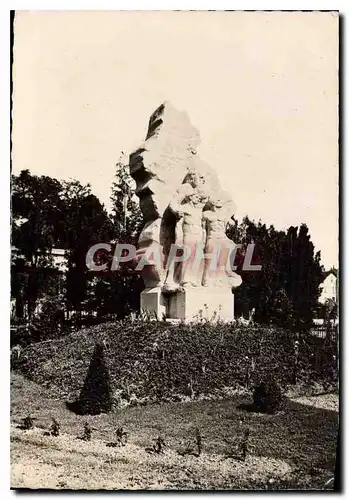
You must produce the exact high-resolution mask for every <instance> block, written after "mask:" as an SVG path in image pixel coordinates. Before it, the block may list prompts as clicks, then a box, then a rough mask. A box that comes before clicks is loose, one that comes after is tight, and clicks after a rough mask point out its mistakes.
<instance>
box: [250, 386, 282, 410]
mask: <svg viewBox="0 0 349 500" xmlns="http://www.w3.org/2000/svg"><path fill="white" fill-rule="evenodd" d="M281 403H282V393H281V389H280V387H279V385H278V384H277V382H276V381H275V380H274V379H273V378H269V380H266V381H262V382H260V383H259V384H257V385H256V386H255V387H254V389H253V404H254V406H255V408H256V409H257V410H258V411H261V412H262V413H275V412H276V411H277V410H278V409H279V408H280V406H281Z"/></svg>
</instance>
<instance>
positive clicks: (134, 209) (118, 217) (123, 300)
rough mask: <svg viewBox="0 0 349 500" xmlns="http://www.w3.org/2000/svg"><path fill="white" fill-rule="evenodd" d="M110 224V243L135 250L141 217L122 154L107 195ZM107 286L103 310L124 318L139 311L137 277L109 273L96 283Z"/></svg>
mask: <svg viewBox="0 0 349 500" xmlns="http://www.w3.org/2000/svg"><path fill="white" fill-rule="evenodd" d="M110 200H111V204H112V211H111V220H112V223H113V227H114V243H115V244H118V243H128V244H131V245H134V246H137V242H138V237H139V234H140V232H141V229H142V227H143V225H144V224H143V216H142V213H141V210H140V208H139V204H138V199H137V197H136V195H135V183H134V181H133V179H132V177H131V175H130V173H129V166H128V161H127V158H126V157H125V154H124V153H122V154H121V157H120V159H119V161H118V162H117V164H116V169H115V181H114V183H113V185H112V194H111V198H110ZM107 286H110V294H109V297H108V300H107V301H106V302H105V308H106V310H107V311H108V312H109V313H111V312H114V313H116V314H118V316H120V317H124V316H126V315H127V314H129V313H130V312H132V311H137V310H139V301H140V293H141V291H142V290H143V288H144V284H143V280H142V279H141V277H140V276H139V275H138V274H130V273H129V272H123V271H122V269H121V270H120V271H116V272H113V273H112V274H111V275H110V276H109V277H107V278H105V279H104V283H101V282H100V283H99V287H100V288H99V290H100V293H101V294H102V293H103V292H102V290H103V288H105V287H107Z"/></svg>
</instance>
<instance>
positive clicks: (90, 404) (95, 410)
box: [76, 344, 112, 415]
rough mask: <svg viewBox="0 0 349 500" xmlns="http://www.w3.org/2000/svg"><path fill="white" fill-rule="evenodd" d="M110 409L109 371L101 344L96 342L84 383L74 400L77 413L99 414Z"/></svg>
mask: <svg viewBox="0 0 349 500" xmlns="http://www.w3.org/2000/svg"><path fill="white" fill-rule="evenodd" d="M111 409H112V396H111V387H110V378H109V372H108V369H107V366H106V363H105V360H104V348H103V345H102V344H96V345H95V348H94V351H93V355H92V359H91V362H90V367H89V370H88V372H87V376H86V378H85V383H84V386H83V388H82V391H81V393H80V397H79V399H78V401H77V402H76V410H77V412H78V413H80V414H83V415H86V414H89V415H99V414H100V413H107V412H109V411H111Z"/></svg>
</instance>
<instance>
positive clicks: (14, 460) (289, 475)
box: [11, 373, 338, 490]
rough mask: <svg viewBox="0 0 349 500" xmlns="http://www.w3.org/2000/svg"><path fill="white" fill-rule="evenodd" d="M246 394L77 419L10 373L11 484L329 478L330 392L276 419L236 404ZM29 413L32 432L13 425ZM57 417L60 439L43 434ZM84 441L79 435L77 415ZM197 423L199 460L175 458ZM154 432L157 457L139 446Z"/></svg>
mask: <svg viewBox="0 0 349 500" xmlns="http://www.w3.org/2000/svg"><path fill="white" fill-rule="evenodd" d="M241 402H246V396H245V397H244V396H235V397H233V398H230V399H226V400H218V401H197V402H187V403H163V404H154V405H148V406H136V407H127V408H123V409H119V410H117V411H115V412H114V413H111V414H103V415H100V416H94V417H82V416H77V415H75V414H74V413H71V412H70V411H69V410H68V409H67V408H66V406H65V402H64V401H62V400H59V399H53V398H50V397H48V396H47V391H46V389H45V388H43V387H42V386H39V385H37V384H35V383H34V382H31V381H29V380H27V379H25V378H24V377H23V376H22V375H19V374H17V373H12V376H11V422H12V424H11V466H12V477H11V486H12V487H13V488H21V487H22V488H23V487H27V488H68V489H111V490H119V489H140V490H147V489H148V490H149V489H180V490H193V489H194V490H213V489H214V490H232V489H263V490H265V489H279V488H282V489H285V488H291V489H321V488H322V487H323V485H324V484H325V482H326V481H327V480H328V479H329V478H330V477H331V476H332V475H333V470H334V466H335V452H336V441H337V431H338V396H337V395H336V394H327V395H322V396H316V397H308V398H304V397H303V398H298V399H294V400H289V401H288V402H287V404H286V407H285V409H284V410H283V411H281V412H279V413H277V414H276V415H263V414H258V413H246V412H243V411H241V410H239V409H238V408H237V406H238V405H239V403H241ZM28 414H30V415H31V416H33V417H35V418H36V420H35V429H33V430H29V431H23V430H20V429H19V428H17V425H18V424H19V423H20V422H21V419H22V418H23V417H25V416H26V415H28ZM51 417H55V418H56V419H57V420H58V421H59V422H60V424H61V435H60V436H59V437H56V438H55V437H52V436H45V435H44V431H45V430H47V429H48V428H49V426H50V424H51ZM86 420H87V421H88V422H89V423H90V425H91V427H92V428H93V430H92V440H91V441H90V442H84V441H81V440H79V439H77V437H78V436H81V435H82V433H83V426H84V423H85V421H86ZM120 426H122V427H123V428H124V429H125V430H127V431H128V433H129V439H128V443H127V444H126V446H124V447H121V448H109V447H107V446H106V443H107V442H110V441H114V440H115V430H116V428H117V427H120ZM195 428H199V429H200V432H201V434H202V436H203V439H202V441H203V451H202V453H201V455H200V456H199V457H196V456H193V455H185V456H181V455H180V454H179V453H178V451H183V449H184V448H185V445H186V443H187V442H188V440H193V439H194V436H195ZM245 428H249V430H250V437H249V445H248V448H249V450H248V453H247V458H246V461H244V462H243V461H239V460H237V459H235V458H232V457H231V455H234V454H235V455H236V452H237V442H238V441H239V440H240V439H241V437H242V434H243V430H244V429H245ZM159 435H160V436H162V437H163V439H164V441H165V444H166V447H165V449H164V452H163V453H162V454H159V455H157V454H151V453H148V452H147V451H146V448H147V447H151V446H152V445H153V444H154V440H155V439H156V438H157V437H158V436H159Z"/></svg>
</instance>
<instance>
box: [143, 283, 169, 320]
mask: <svg viewBox="0 0 349 500" xmlns="http://www.w3.org/2000/svg"><path fill="white" fill-rule="evenodd" d="M167 309H168V299H167V297H165V296H164V294H163V293H162V291H161V288H160V287H156V288H147V289H145V290H143V292H142V293H141V311H142V312H146V313H148V314H149V315H150V316H151V317H153V318H157V319H159V320H163V319H164V318H165V317H166V316H167Z"/></svg>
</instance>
